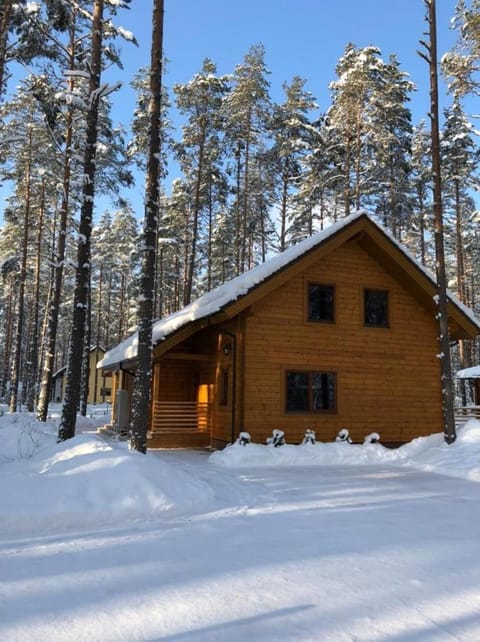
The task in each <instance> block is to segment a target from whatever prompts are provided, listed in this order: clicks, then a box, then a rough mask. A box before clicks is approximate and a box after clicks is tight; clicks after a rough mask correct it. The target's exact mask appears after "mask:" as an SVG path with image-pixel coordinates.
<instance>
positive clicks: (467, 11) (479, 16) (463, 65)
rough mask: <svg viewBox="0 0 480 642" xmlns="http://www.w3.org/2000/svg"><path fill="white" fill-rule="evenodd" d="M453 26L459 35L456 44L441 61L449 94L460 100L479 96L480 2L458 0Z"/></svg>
mask: <svg viewBox="0 0 480 642" xmlns="http://www.w3.org/2000/svg"><path fill="white" fill-rule="evenodd" d="M452 25H453V27H454V29H456V31H457V33H458V38H457V42H456V43H455V45H454V47H453V48H452V49H451V50H450V51H449V52H447V53H446V54H445V55H444V56H443V59H442V71H443V74H444V75H445V76H446V77H447V80H448V83H449V88H450V91H451V92H452V93H453V94H454V95H455V96H456V97H457V98H461V97H462V96H465V95H467V94H475V95H479V94H480V76H479V62H480V1H479V0H470V2H468V1H467V0H459V1H458V2H457V6H456V10H455V16H454V18H453V20H452Z"/></svg>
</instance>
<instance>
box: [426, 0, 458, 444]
mask: <svg viewBox="0 0 480 642" xmlns="http://www.w3.org/2000/svg"><path fill="white" fill-rule="evenodd" d="M424 2H425V7H426V9H427V16H426V20H427V23H428V35H429V41H428V42H423V41H422V43H421V44H422V45H423V46H424V48H425V52H426V53H422V54H421V55H422V57H423V58H424V59H425V60H426V62H427V63H428V66H429V72H430V120H431V125H432V128H431V138H432V147H431V151H432V174H433V213H434V236H435V265H436V277H437V299H436V300H437V306H438V314H437V319H438V326H439V348H440V351H439V354H438V358H439V359H440V366H441V367H440V370H441V383H442V406H443V418H444V438H445V441H446V443H448V444H451V443H453V442H454V441H455V440H456V437H457V434H456V430H455V416H454V408H453V404H454V395H453V382H452V364H451V354H450V334H449V328H448V310H447V302H448V294H447V276H446V269H445V247H444V245H445V244H444V225H443V203H442V172H441V154H440V126H439V110H438V60H437V18H436V3H435V0H424Z"/></svg>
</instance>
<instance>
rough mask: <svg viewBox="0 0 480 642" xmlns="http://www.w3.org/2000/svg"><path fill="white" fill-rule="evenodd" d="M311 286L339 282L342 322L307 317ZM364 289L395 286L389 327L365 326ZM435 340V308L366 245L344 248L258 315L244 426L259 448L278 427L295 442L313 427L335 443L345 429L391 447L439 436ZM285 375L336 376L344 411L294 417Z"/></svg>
mask: <svg viewBox="0 0 480 642" xmlns="http://www.w3.org/2000/svg"><path fill="white" fill-rule="evenodd" d="M309 282H314V283H321V284H328V285H334V286H335V298H336V309H335V317H336V318H335V322H334V323H314V322H309V321H308V320H307V318H306V316H307V315H306V296H307V294H306V292H307V284H308V283H309ZM364 288H371V289H384V290H388V292H389V307H390V309H389V317H390V319H389V320H390V327H389V328H376V327H373V328H372V327H365V326H364V324H363V291H364ZM437 335H438V330H437V323H436V321H435V319H434V317H433V315H432V314H431V312H429V311H427V310H425V308H424V307H422V306H421V305H420V304H419V303H418V300H417V299H415V298H414V297H413V296H412V295H411V294H410V293H409V292H408V291H407V290H406V289H405V287H404V286H402V285H401V284H400V283H399V282H398V281H397V280H396V279H395V278H394V277H393V276H391V274H389V273H387V272H386V271H385V270H384V269H383V268H382V266H381V265H380V264H379V263H377V262H376V261H375V260H374V259H373V258H372V257H371V256H370V255H369V254H367V253H366V252H365V251H364V250H363V249H362V248H361V247H360V245H359V244H358V242H356V241H351V242H349V243H347V244H344V245H342V246H341V247H340V248H338V249H336V250H335V251H334V252H333V253H332V254H330V255H329V256H328V257H327V258H324V259H322V260H321V261H320V262H318V263H316V264H314V265H313V266H311V267H310V268H309V269H308V271H307V272H305V273H304V274H302V275H300V276H296V277H293V278H292V279H291V280H290V281H288V282H287V283H286V284H285V285H283V286H282V287H280V288H279V289H277V290H275V291H273V292H272V293H271V294H269V295H267V296H266V297H265V298H264V299H262V300H261V301H260V302H258V303H256V304H254V305H253V306H252V308H251V309H250V311H249V313H248V315H247V316H246V318H245V335H244V337H243V339H244V342H245V345H244V355H243V359H244V384H243V385H242V386H241V388H239V390H238V395H237V396H238V399H242V400H243V402H242V403H243V412H244V418H243V422H242V425H241V426H238V427H237V428H238V430H240V429H242V430H247V431H248V432H250V433H251V434H252V436H254V439H255V440H256V441H260V442H261V441H264V440H265V439H266V437H267V436H269V435H271V432H272V430H273V429H274V428H280V429H282V430H284V431H285V433H286V437H287V441H290V442H291V443H296V442H299V441H301V439H302V437H303V435H304V432H305V429H306V428H311V429H313V430H315V432H316V434H317V439H319V440H331V439H334V438H335V436H336V434H337V433H338V431H339V430H340V429H342V428H348V429H349V431H350V434H351V436H352V438H353V439H354V440H355V441H363V437H364V436H365V435H366V434H368V433H370V432H373V431H375V432H378V433H380V436H381V440H382V442H384V443H392V444H393V443H401V442H405V441H408V440H410V439H412V438H413V437H417V436H419V435H427V434H430V433H432V432H439V431H441V430H442V418H441V390H440V368H439V363H438V359H437V357H436V355H437V352H438V348H437V345H438V343H437ZM287 370H301V371H302V370H305V371H320V372H325V371H331V372H335V373H336V377H337V409H336V411H335V412H324V413H318V412H316V413H314V412H308V413H307V412H297V413H287V412H286V411H285V373H286V371H287ZM238 430H237V432H238Z"/></svg>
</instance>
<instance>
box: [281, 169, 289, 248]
mask: <svg viewBox="0 0 480 642" xmlns="http://www.w3.org/2000/svg"><path fill="white" fill-rule="evenodd" d="M287 195H288V177H287V172H286V170H285V172H284V175H283V178H282V199H281V203H282V204H281V206H280V252H283V250H284V249H285V248H286V247H287Z"/></svg>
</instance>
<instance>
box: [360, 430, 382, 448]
mask: <svg viewBox="0 0 480 642" xmlns="http://www.w3.org/2000/svg"><path fill="white" fill-rule="evenodd" d="M379 441H380V435H379V434H378V432H371V433H370V434H369V435H365V438H364V440H363V443H364V445H365V444H376V443H377V442H379Z"/></svg>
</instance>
